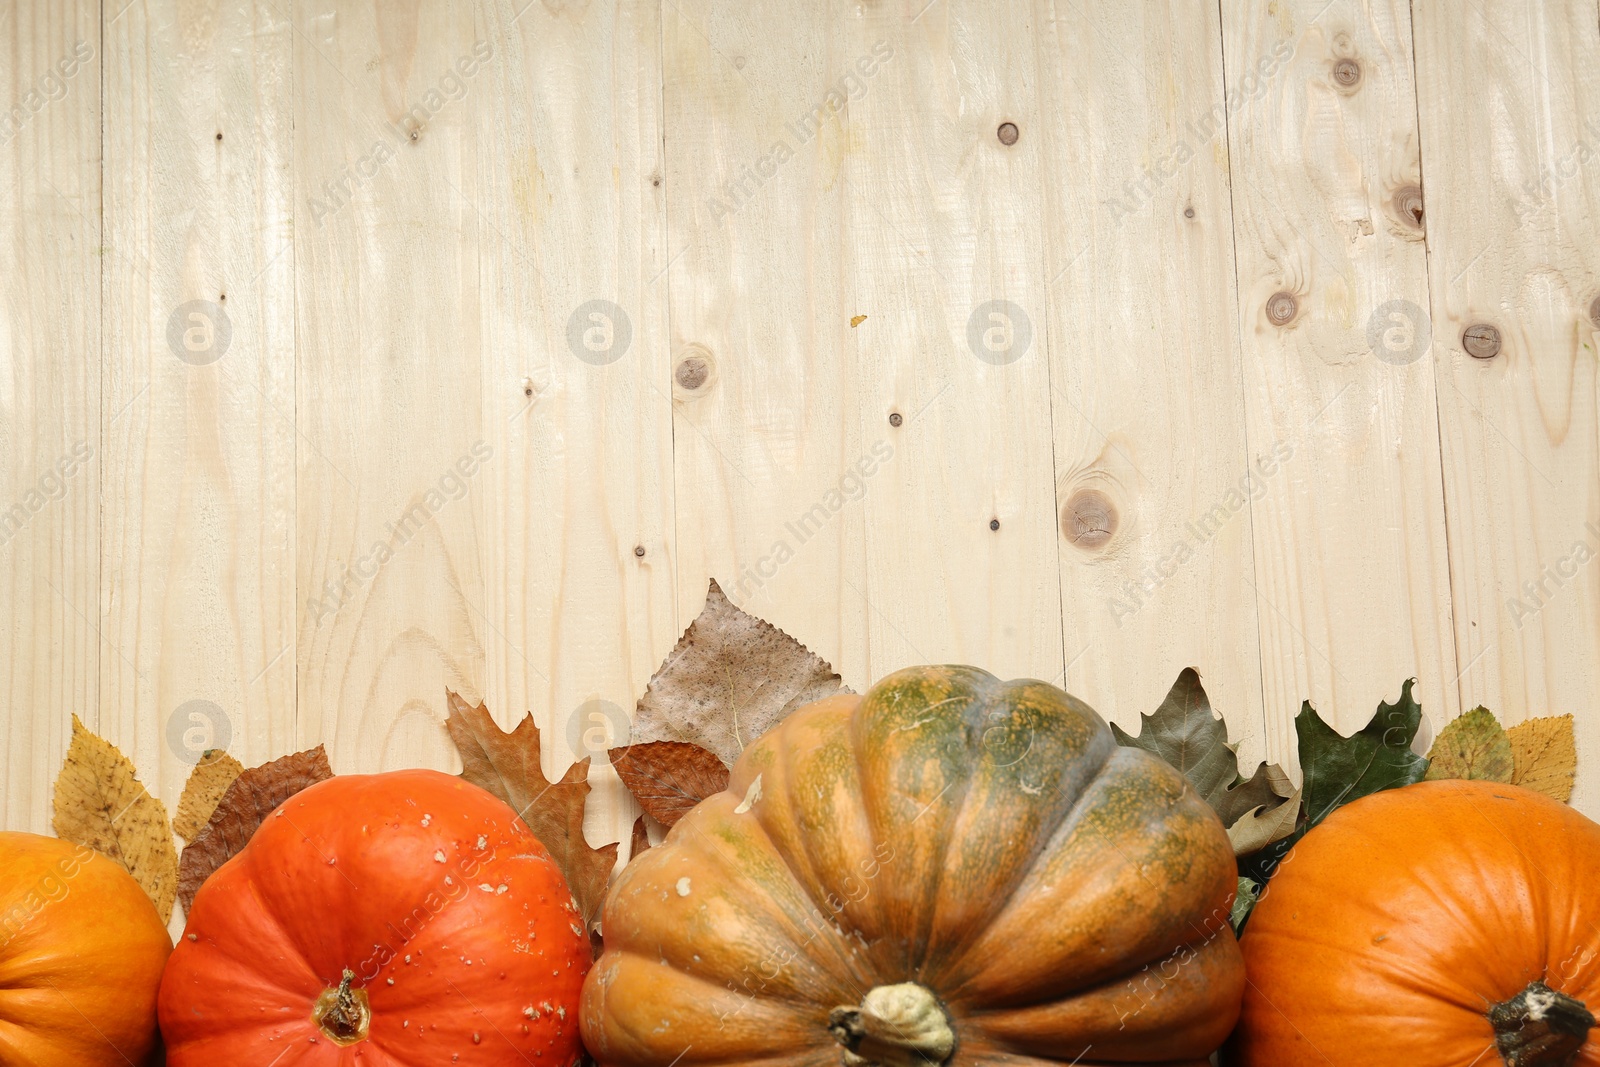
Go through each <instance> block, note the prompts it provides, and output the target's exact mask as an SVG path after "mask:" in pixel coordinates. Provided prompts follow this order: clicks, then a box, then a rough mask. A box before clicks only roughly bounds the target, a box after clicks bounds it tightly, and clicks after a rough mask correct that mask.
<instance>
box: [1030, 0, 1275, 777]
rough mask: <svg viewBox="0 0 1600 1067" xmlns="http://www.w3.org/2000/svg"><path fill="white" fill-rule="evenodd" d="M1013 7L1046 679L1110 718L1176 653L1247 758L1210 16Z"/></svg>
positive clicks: (1202, 10) (1224, 234)
mask: <svg viewBox="0 0 1600 1067" xmlns="http://www.w3.org/2000/svg"><path fill="white" fill-rule="evenodd" d="M1035 11H1036V12H1037V15H1036V19H1037V21H1038V24H1039V29H1040V46H1039V47H1040V49H1041V55H1040V60H1039V70H1040V72H1041V78H1042V81H1041V92H1040V106H1039V110H1040V113H1041V115H1043V116H1046V117H1048V120H1049V121H1048V124H1047V126H1046V128H1045V136H1044V138H1043V140H1044V150H1045V152H1046V153H1047V159H1048V163H1047V168H1046V174H1047V176H1048V180H1047V181H1046V183H1045V189H1046V204H1047V207H1046V210H1047V215H1046V218H1047V219H1048V227H1047V231H1048V233H1049V247H1048V261H1047V270H1046V275H1047V277H1046V282H1047V283H1048V287H1049V288H1048V293H1049V309H1050V310H1049V324H1050V326H1049V331H1050V337H1051V360H1052V367H1053V370H1054V376H1053V383H1052V386H1053V387H1052V394H1051V400H1052V403H1053V405H1054V412H1055V439H1056V446H1055V447H1056V456H1057V460H1056V465H1057V484H1058V488H1057V497H1058V500H1059V503H1060V513H1059V516H1058V518H1059V524H1060V529H1059V531H1058V534H1057V536H1058V538H1059V546H1060V547H1059V555H1060V560H1061V587H1062V593H1061V598H1062V607H1063V615H1064V626H1065V653H1066V658H1067V661H1068V663H1069V669H1068V671H1067V684H1068V688H1070V689H1071V690H1072V691H1074V692H1076V693H1078V694H1079V695H1081V696H1083V697H1084V698H1085V699H1086V700H1088V701H1089V702H1090V703H1091V704H1093V705H1094V706H1095V707H1096V708H1098V709H1099V710H1100V711H1101V712H1102V713H1104V714H1106V715H1108V716H1111V717H1114V718H1116V719H1117V720H1118V721H1119V722H1121V723H1123V724H1124V725H1128V726H1130V727H1131V726H1135V725H1136V724H1137V723H1138V716H1139V714H1140V713H1144V712H1149V711H1152V710H1154V708H1155V707H1156V705H1157V704H1159V703H1160V701H1161V698H1162V697H1163V696H1164V695H1165V694H1166V691H1167V689H1168V688H1169V687H1170V686H1171V685H1172V683H1173V680H1174V679H1175V678H1176V677H1177V675H1178V673H1179V672H1180V671H1181V670H1182V669H1183V668H1184V667H1189V666H1192V667H1195V668H1197V669H1198V670H1199V672H1200V675H1201V678H1202V680H1203V681H1204V683H1205V686H1206V689H1207V692H1208V693H1209V694H1210V696H1211V698H1212V701H1213V704H1214V706H1215V707H1216V708H1217V709H1218V710H1219V711H1222V712H1224V713H1225V714H1226V715H1227V717H1228V721H1229V725H1230V728H1231V730H1232V731H1233V734H1234V736H1235V738H1237V739H1240V740H1241V741H1242V747H1241V750H1240V751H1241V759H1242V760H1246V761H1248V760H1254V759H1260V758H1262V757H1263V756H1265V755H1266V754H1267V753H1266V747H1265V744H1264V742H1265V739H1264V737H1263V721H1264V720H1263V713H1262V704H1261V685H1260V666H1259V661H1258V658H1257V644H1256V626H1257V607H1256V601H1255V596H1254V594H1253V592H1252V591H1251V588H1250V586H1251V582H1252V581H1253V578H1252V567H1253V564H1252V558H1251V541H1250V515H1249V496H1250V495H1251V493H1250V488H1249V485H1248V483H1246V481H1245V480H1246V478H1247V477H1249V478H1257V479H1259V477H1260V476H1259V475H1258V474H1252V471H1253V470H1254V466H1253V465H1254V464H1255V462H1256V461H1257V457H1256V453H1257V452H1260V451H1263V448H1262V447H1261V446H1257V447H1255V448H1252V449H1247V447H1246V435H1245V432H1244V423H1243V411H1242V407H1243V401H1242V399H1241V396H1240V389H1241V385H1240V383H1241V371H1240V366H1239V348H1238V338H1237V334H1236V328H1235V323H1234V314H1233V308H1234V305H1235V298H1234V283H1233V277H1234V272H1233V251H1232V243H1233V232H1232V229H1233V221H1232V212H1231V209H1230V205H1229V198H1228V168H1227V144H1226V134H1225V126H1224V120H1223V111H1224V110H1225V102H1224V88H1223V70H1222V54H1221V33H1220V26H1219V24H1218V21H1217V13H1216V10H1215V8H1214V7H1211V6H1206V5H1198V6H1197V5H1186V4H1174V3H1167V2H1161V0H1151V2H1148V3H1139V4H1133V5H1124V6H1122V7H1118V8H1116V9H1114V10H1113V9H1111V8H1097V7H1095V6H1092V5H1083V4H1076V3H1065V2H1041V3H1038V4H1036V5H1035ZM1266 451H1267V454H1268V457H1269V458H1270V449H1267V450H1266ZM1269 488H1274V487H1271V486H1269ZM1275 488H1277V491H1280V492H1281V491H1282V488H1281V487H1275ZM1272 755H1273V758H1279V757H1280V756H1281V752H1279V751H1277V748H1276V747H1274V749H1273V752H1272Z"/></svg>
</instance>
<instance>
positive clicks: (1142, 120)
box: [0, 0, 1600, 844]
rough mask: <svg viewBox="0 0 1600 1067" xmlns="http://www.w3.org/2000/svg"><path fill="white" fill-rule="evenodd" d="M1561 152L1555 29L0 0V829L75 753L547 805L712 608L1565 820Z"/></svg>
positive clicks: (1596, 442) (848, 10)
mask: <svg viewBox="0 0 1600 1067" xmlns="http://www.w3.org/2000/svg"><path fill="white" fill-rule="evenodd" d="M1413 22H1414V25H1413ZM74 57H76V58H77V62H76V64H75V65H73V64H72V63H71V60H72V59H73V58H74ZM60 62H66V63H67V65H68V66H70V67H71V71H70V73H66V74H62V75H61V76H60V84H59V86H58V85H57V83H56V81H54V80H51V76H50V75H49V73H48V72H49V71H50V70H51V68H52V67H53V66H55V65H56V64H58V63H60ZM102 100H103V101H104V104H103V105H102ZM102 106H103V107H104V113H103V114H102V110H101V109H102ZM4 109H9V110H4ZM1595 115H1600V8H1597V6H1596V4H1595V2H1594V0H1572V2H1552V3H1548V4H1540V5H1527V4H1518V3H1514V2H1512V0H1473V2H1472V3H1468V4H1465V5H1461V4H1455V3H1446V2H1444V0H1415V3H1414V4H1408V3H1406V2H1404V0H1373V2H1371V3H1364V4H1357V3H1354V2H1353V0H1333V2H1332V3H1331V4H1330V3H1327V0H1273V2H1270V3H1268V2H1266V0H1243V2H1241V3H1238V4H1231V5H1226V4H1225V5H1222V6H1221V7H1220V8H1217V7H1215V6H1213V7H1211V8H1207V7H1205V6H1204V5H1200V6H1198V7H1196V6H1194V5H1183V4H1177V3H1172V2H1170V0H1137V2H1135V3H1133V4H1130V5H1122V6H1120V7H1117V8H1115V9H1113V8H1111V7H1109V6H1106V5H1098V6H1096V5H1089V4H1084V3H1079V2H1069V0H992V2H984V3H979V2H977V0H938V2H934V3H928V2H927V0H880V2H875V3H869V4H854V3H844V2H842V0H826V2H824V3H821V4H818V5H812V6H811V7H809V8H805V9H803V10H802V9H800V8H797V7H795V6H794V5H792V4H790V5H785V4H780V3H777V2H776V0H748V2H741V3H733V2H730V0H674V2H673V3H669V4H659V3H655V2H653V0H593V2H590V3H586V4H575V3H564V2H557V0H535V2H530V0H480V2H475V3H472V4H451V5H446V4H425V3H421V2H419V0H374V2H373V3H365V4H347V3H335V2H333V0H297V2H295V3H292V4H279V3H272V2H267V0H263V2H261V3H252V2H249V0H246V2H243V3H240V4H235V5H231V6H228V5H223V6H217V5H213V4H208V3H201V2H195V0H140V2H139V3H135V4H131V5H126V4H125V3H124V2H123V0H118V2H116V3H113V4H108V5H106V6H105V7H104V8H100V7H95V8H89V7H84V6H83V5H82V4H79V3H76V2H75V0H65V2H59V3H58V2H48V3H47V2H46V0H14V2H11V3H6V4H0V190H3V193H0V195H3V197H4V199H0V257H3V258H0V700H3V701H4V704H3V705H0V716H3V724H0V725H3V729H0V767H3V768H4V772H5V774H6V785H5V788H4V790H3V791H0V825H3V826H5V827H7V828H27V829H34V830H45V829H47V828H48V825H49V797H50V783H51V782H52V781H53V779H54V777H55V775H56V773H57V771H58V770H59V768H60V765H61V759H62V755H63V753H64V751H65V745H66V741H67V735H68V728H69V724H70V715H71V714H72V713H74V712H76V713H79V714H80V715H82V717H83V719H84V722H85V723H86V724H87V725H88V726H90V727H91V728H92V729H95V730H96V731H98V732H100V733H102V734H104V735H105V736H106V737H107V738H108V739H109V740H111V741H113V742H114V743H116V744H117V745H118V746H119V747H121V748H122V749H123V751H125V752H126V753H127V754H128V755H129V757H130V758H132V759H133V760H134V762H135V764H136V765H137V766H138V768H139V773H140V776H141V780H143V781H145V782H146V783H148V784H149V786H150V788H151V790H152V791H153V792H155V793H156V794H157V795H158V796H159V797H160V798H161V799H162V800H163V801H164V802H165V803H166V804H167V805H168V806H169V807H170V806H171V805H173V804H174V803H175V802H176V800H177V797H178V796H179V794H180V792H181V788H182V785H183V781H184V778H185V776H186V774H187V772H188V769H189V757H191V756H192V755H193V753H192V752H191V751H190V749H191V748H192V747H193V746H195V745H202V744H205V743H215V741H216V740H218V735H219V727H221V726H223V725H224V724H225V727H226V730H227V733H228V734H229V738H228V747H229V748H230V749H231V750H232V751H233V752H234V753H235V754H236V755H237V756H238V757H239V758H240V759H241V760H242V761H243V762H244V763H245V764H247V765H249V764H253V763H259V762H261V761H264V760H266V759H269V758H271V757H274V756H278V755H281V754H283V753H287V752H290V751H294V750H297V749H301V748H307V747H310V746H313V745H316V744H318V743H326V745H327V747H328V753H329V756H330V758H331V760H332V764H333V767H334V769H335V770H337V771H340V772H342V773H350V772H361V771H377V770H381V769H388V768H395V767H404V766H432V767H438V768H442V769H447V770H454V769H456V768H457V767H458V766H459V762H458V760H457V757H456V754H455V753H454V751H453V749H452V748H451V745H450V742H449V740H448V737H447V735H446V732H445V731H444V729H443V725H442V724H443V719H444V715H445V690H446V688H450V689H454V690H456V691H458V692H460V693H461V694H462V695H463V696H464V697H465V698H466V699H468V700H470V701H474V702H476V701H478V700H486V701H487V702H488V705H489V707H490V709H491V710H492V712H493V714H494V716H495V717H496V719H497V720H498V721H499V722H501V723H502V724H503V725H509V724H511V723H513V722H515V721H516V720H517V719H518V718H520V717H521V716H522V715H523V714H524V713H525V712H532V714H533V715H534V717H535V719H536V721H537V722H538V724H539V726H540V727H541V729H542V730H543V731H544V733H545V744H544V747H543V751H544V761H545V764H546V766H545V770H546V773H547V774H549V775H551V776H559V775H560V773H561V772H562V771H563V770H564V769H565V768H566V767H567V766H568V765H569V764H570V762H571V761H572V760H573V759H575V758H581V757H582V756H584V755H598V754H599V753H601V752H603V751H604V750H605V749H607V748H610V747H616V746H618V745H620V744H622V743H624V742H625V741H626V733H627V720H628V717H629V715H630V713H631V712H632V711H633V708H634V703H635V701H636V700H637V698H638V696H639V695H640V694H641V693H642V692H643V691H644V689H645V685H646V682H647V681H648V679H649V677H650V675H651V673H652V672H653V671H654V670H655V669H656V667H657V666H658V665H659V663H660V662H661V660H662V658H663V657H664V656H665V655H666V654H667V652H668V651H669V650H670V649H671V648H672V647H673V644H674V642H675V641H676V640H677V637H678V635H679V633H680V632H681V630H682V629H683V627H685V626H686V625H687V624H688V623H689V621H690V620H691V619H692V618H694V616H695V615H696V614H697V613H698V612H699V610H700V607H701V605H702V603H703V598H704V596H705V590H706V582H707V579H708V578H712V577H715V578H716V579H718V580H719V581H720V582H721V584H722V586H723V588H724V589H725V590H726V591H727V593H728V595H729V596H730V597H731V598H732V600H733V601H734V602H735V603H737V604H738V605H740V606H741V607H743V608H745V609H746V610H748V611H751V612H752V613H754V614H757V615H759V616H761V617H762V618H765V619H767V620H769V621H770V622H772V623H773V624H775V625H777V626H779V627H781V628H783V629H784V630H786V631H788V632H789V633H791V634H792V635H794V636H795V637H796V638H798V639H799V640H801V641H802V642H804V643H805V644H807V645H808V646H809V647H811V648H812V649H813V650H815V651H816V652H817V653H819V654H820V655H822V656H823V657H824V658H826V659H827V660H829V661H830V662H831V663H832V664H833V665H834V667H836V668H837V669H838V670H839V671H840V673H841V674H842V675H843V677H844V679H845V681H846V682H847V683H848V684H850V685H851V686H853V687H855V688H857V689H861V688H864V687H865V686H867V685H869V684H870V683H871V682H872V681H873V680H874V679H875V678H877V677H880V676H882V675H883V674H884V673H886V672H888V671H890V670H892V669H894V668H896V667H899V666H902V665H905V664H909V663H914V662H919V661H939V660H965V661H971V662H975V663H977V664H978V665H980V666H983V667H985V668H988V669H990V670H993V671H995V672H996V673H999V674H1004V675H1011V676H1017V675H1033V676H1037V677H1042V678H1044V679H1046V680H1052V681H1053V680H1060V681H1062V682H1063V683H1064V685H1065V686H1066V687H1067V688H1069V689H1071V690H1072V691H1074V692H1075V693H1077V694H1079V695H1081V696H1082V697H1084V698H1085V699H1086V700H1088V701H1089V702H1091V703H1092V704H1093V705H1095V706H1096V707H1097V708H1099V709H1100V710H1101V711H1102V712H1104V713H1105V714H1107V715H1108V716H1109V717H1113V718H1115V719H1117V720H1118V721H1119V722H1122V723H1125V724H1128V725H1130V726H1132V725H1133V724H1134V723H1135V722H1136V721H1137V716H1138V715H1139V713H1141V712H1146V711H1149V710H1150V709H1152V708H1153V707H1155V706H1156V704H1157V703H1158V702H1159V700H1160V699H1161V697H1162V695H1163V694H1164V693H1165V691H1166V689H1167V687H1168V686H1170V684H1171V683H1172V680H1173V678H1174V677H1175V676H1176V675H1177V673H1178V672H1179V670H1180V669H1182V668H1183V667H1186V666H1194V667H1196V668H1198V669H1199V671H1200V673H1201V675H1202V677H1203V678H1204V681H1205V685H1206V687H1207V690H1208V692H1209V693H1210V694H1211V697H1212V699H1213V701H1214V703H1215V705H1216V707H1217V708H1218V709H1220V710H1221V711H1222V712H1223V713H1225V714H1226V715H1227V716H1228V719H1229V722H1230V726H1231V727H1232V733H1233V735H1234V737H1235V738H1236V739H1241V740H1242V746H1241V758H1242V759H1243V760H1244V761H1246V762H1247V763H1249V762H1253V761H1254V760H1256V759H1259V758H1271V759H1274V760H1278V761H1281V762H1285V763H1292V762H1293V757H1294V750H1295V739H1294V735H1293V729H1292V718H1293V715H1294V712H1295V710H1296V709H1297V707H1298V705H1299V701H1300V700H1301V699H1302V698H1307V697H1309V698H1310V699H1311V700H1312V701H1313V702H1314V703H1316V704H1317V706H1318V709H1319V710H1320V711H1321V712H1322V713H1323V714H1324V716H1329V717H1330V721H1333V722H1335V723H1337V724H1338V725H1339V726H1340V727H1341V728H1343V729H1349V728H1350V727H1352V726H1354V725H1356V724H1358V723H1361V722H1364V721H1366V719H1367V718H1368V717H1369V716H1370V714H1371V712H1372V708H1373V706H1374V705H1375V703H1376V702H1377V700H1378V699H1379V698H1382V697H1393V696H1394V695H1395V693H1396V692H1397V689H1398V686H1399V684H1400V682H1401V680H1402V679H1403V678H1405V677H1407V676H1409V675H1415V676H1416V677H1418V679H1419V683H1420V684H1419V690H1418V692H1419V695H1420V697H1421V699H1422V700H1423V703H1424V705H1425V707H1426V710H1427V712H1428V715H1429V717H1430V719H1431V721H1432V726H1433V728H1434V729H1435V730H1436V729H1437V728H1438V727H1440V726H1442V725H1443V724H1444V722H1445V721H1446V719H1447V718H1448V717H1449V716H1450V715H1453V714H1455V713H1456V712H1458V711H1459V710H1460V709H1462V708H1466V707H1471V706H1472V705H1474V704H1476V703H1480V702H1481V703H1485V704H1487V705H1488V706H1490V707H1491V708H1492V709H1494V710H1495V711H1496V712H1497V713H1498V714H1500V715H1501V716H1502V717H1503V718H1504V719H1506V720H1507V721H1516V720H1518V719H1521V718H1524V717H1526V716H1532V715H1542V714H1561V713H1567V712H1571V713H1573V714H1574V715H1575V717H1576V723H1577V730H1578V737H1579V775H1578V786H1577V792H1576V793H1575V802H1576V803H1577V804H1578V806H1579V807H1580V809H1582V810H1585V811H1589V812H1593V811H1596V810H1600V703H1597V701H1600V698H1597V696H1596V694H1597V693H1600V394H1597V390H1600V375H1597V363H1596V359H1597V357H1596V351H1597V334H1600V303H1597V300H1600V263H1597V260H1596V255H1597V253H1596V251H1595V249H1596V248H1600V241H1597V237H1600V233H1597V229H1596V228H1597V225H1600V224H1597V223H1596V221H1595V220H1596V219H1597V218H1600V212H1597V210H1596V208H1597V204H1596V199H1597V190H1600V120H1596V119H1595V118H1594V116H1595ZM1007 124H1009V127H1008V125H1007ZM219 136H220V139H219ZM1411 189H1415V190H1416V193H1415V194H1408V192H1407V191H1408V190H1411ZM1418 194H1420V199H1419V195H1418ZM102 205H103V207H102ZM1418 211H1420V213H1421V218H1420V219H1419V218H1418V217H1417V213H1418ZM224 293H226V295H227V299H226V301H224V300H223V299H222V296H223V294H224ZM1280 295H1286V296H1288V297H1292V299H1293V307H1292V308H1288V305H1287V304H1285V303H1284V301H1283V300H1282V299H1281V298H1280V299H1278V300H1276V302H1275V300H1274V298H1275V297H1280ZM195 302H201V303H195ZM1273 308H1276V309H1277V310H1278V311H1280V312H1285V314H1283V315H1280V316H1279V317H1278V318H1277V319H1275V318H1274V316H1273V314H1272V310H1271V309H1273ZM224 309H225V310H224ZM1286 309H1287V310H1286ZM196 316H198V317H196ZM224 322H225V323H226V326H227V337H228V340H227V347H226V349H225V350H223V349H221V348H220V342H219V340H218V338H219V336H220V327H221V326H222V324H223V323H224ZM1477 324H1486V325H1492V326H1494V327H1495V328H1496V329H1497V330H1498V331H1499V334H1500V337H1501V344H1500V350H1499V352H1498V353H1497V354H1496V355H1495V356H1494V357H1493V358H1489V359H1482V360H1480V359H1474V358H1473V357H1472V356H1470V355H1468V354H1467V352H1466V351H1465V350H1464V347H1463V341H1462V335H1463V331H1465V330H1466V329H1467V328H1468V327H1469V326H1473V325H1477ZM1408 331H1409V333H1408ZM1419 333H1425V334H1426V336H1427V339H1428V341H1429V342H1431V344H1424V343H1418V342H1417V340H1416V339H1417V337H1418V335H1419ZM1413 345H1415V346H1416V347H1413ZM63 462H65V463H66V465H67V466H69V467H70V468H71V472H70V473H62V472H61V468H62V464H63ZM53 472H54V473H53ZM195 701H198V702H202V703H200V704H198V705H193V706H191V702H195ZM213 708H214V710H210V709H213ZM193 715H198V716H199V717H198V718H193V717H191V716H193ZM207 726H209V727H210V729H211V732H210V734H209V737H208V736H207V733H206V729H205V728H206V727H207ZM1423 743H1424V744H1425V743H1426V740H1424V741H1423ZM595 785H596V789H597V791H596V792H595V793H594V794H593V803H592V804H591V807H590V811H589V814H588V821H587V833H588V836H589V838H590V840H591V841H592V842H594V843H596V844H602V843H604V842H607V841H610V840H616V839H618V838H620V837H622V836H623V834H624V832H625V831H626V830H628V828H629V827H630V825H631V823H632V821H633V816H634V814H635V812H636V810H637V809H636V807H635V805H634V804H633V803H632V801H631V800H630V799H629V798H628V797H627V796H626V795H625V793H624V792H623V791H622V790H621V788H620V786H619V784H618V783H617V781H616V779H615V776H614V775H613V774H612V772H610V771H609V770H608V769H606V768H604V767H601V768H599V770H598V773H597V774H596V778H595Z"/></svg>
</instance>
